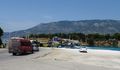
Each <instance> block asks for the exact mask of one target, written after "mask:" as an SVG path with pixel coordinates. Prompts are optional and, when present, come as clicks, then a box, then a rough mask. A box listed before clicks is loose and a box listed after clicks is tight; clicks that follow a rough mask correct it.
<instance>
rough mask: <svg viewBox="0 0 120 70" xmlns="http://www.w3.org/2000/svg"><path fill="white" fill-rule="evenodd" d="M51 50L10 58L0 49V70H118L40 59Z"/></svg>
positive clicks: (10, 56) (43, 49) (41, 49)
mask: <svg viewBox="0 0 120 70" xmlns="http://www.w3.org/2000/svg"><path fill="white" fill-rule="evenodd" d="M52 50H53V49H52V48H40V51H39V52H35V53H34V54H27V55H21V56H12V54H9V53H8V50H7V49H4V50H1V49H0V70H119V69H112V67H111V68H105V67H100V66H92V65H86V64H80V63H75V62H66V61H59V60H47V59H42V58H40V57H44V56H46V55H49V53H50V52H51V51H52ZM38 58H39V59H38Z"/></svg>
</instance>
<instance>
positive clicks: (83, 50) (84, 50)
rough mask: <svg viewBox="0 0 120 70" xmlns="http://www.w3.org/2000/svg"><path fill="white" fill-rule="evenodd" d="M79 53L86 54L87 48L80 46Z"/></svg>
mask: <svg viewBox="0 0 120 70" xmlns="http://www.w3.org/2000/svg"><path fill="white" fill-rule="evenodd" d="M79 51H80V52H83V53H87V47H85V46H82V47H80V50H79Z"/></svg>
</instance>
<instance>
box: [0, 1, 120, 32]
mask: <svg viewBox="0 0 120 70" xmlns="http://www.w3.org/2000/svg"><path fill="white" fill-rule="evenodd" d="M91 19H115V20H120V0H0V27H1V28H2V29H3V30H4V32H12V31H17V30H24V29H28V28H31V27H33V26H36V25H38V24H40V23H47V22H55V21H61V20H71V21H73V20H74V21H77V20H91Z"/></svg>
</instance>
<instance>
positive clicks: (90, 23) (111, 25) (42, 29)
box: [4, 20, 120, 36]
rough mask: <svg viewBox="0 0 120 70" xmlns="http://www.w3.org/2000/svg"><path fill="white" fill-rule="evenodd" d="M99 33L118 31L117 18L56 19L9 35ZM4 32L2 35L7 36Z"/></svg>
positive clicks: (119, 27) (118, 23) (118, 22)
mask: <svg viewBox="0 0 120 70" xmlns="http://www.w3.org/2000/svg"><path fill="white" fill-rule="evenodd" d="M72 32H80V33H85V34H89V33H101V34H108V33H109V34H113V33H118V32H120V21H119V20H80V21H58V22H50V23H41V24H39V25H36V26H35V27H32V28H29V29H26V30H20V31H15V32H11V33H10V34H11V36H22V35H27V34H43V33H72ZM7 35H8V33H5V34H4V36H7Z"/></svg>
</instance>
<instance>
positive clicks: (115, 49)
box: [87, 46, 120, 51]
mask: <svg viewBox="0 0 120 70" xmlns="http://www.w3.org/2000/svg"><path fill="white" fill-rule="evenodd" d="M87 48H88V49H95V50H112V51H120V48H118V47H104V46H101V47H97V46H96V47H89V46H88V47H87Z"/></svg>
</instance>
